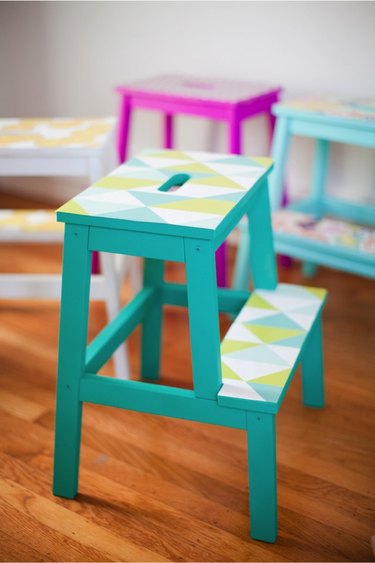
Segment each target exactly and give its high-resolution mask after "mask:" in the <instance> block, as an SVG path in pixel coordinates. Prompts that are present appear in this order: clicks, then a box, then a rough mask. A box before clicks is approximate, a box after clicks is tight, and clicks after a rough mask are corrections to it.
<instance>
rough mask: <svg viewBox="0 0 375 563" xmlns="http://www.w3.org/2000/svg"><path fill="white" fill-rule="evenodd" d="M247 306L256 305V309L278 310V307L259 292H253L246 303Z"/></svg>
mask: <svg viewBox="0 0 375 563" xmlns="http://www.w3.org/2000/svg"><path fill="white" fill-rule="evenodd" d="M246 306H247V307H255V308H256V309H270V310H271V311H278V309H276V307H274V306H273V305H271V304H270V303H268V301H266V300H265V299H263V297H261V296H260V295H258V294H257V293H253V294H252V295H251V297H250V299H249V300H248V302H247V303H246Z"/></svg>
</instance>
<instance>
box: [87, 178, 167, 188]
mask: <svg viewBox="0 0 375 563" xmlns="http://www.w3.org/2000/svg"><path fill="white" fill-rule="evenodd" d="M159 185H160V181H158V180H147V179H143V178H128V177H123V178H121V177H120V176H105V178H101V179H100V180H98V181H97V182H95V184H93V186H94V187H98V188H112V189H115V190H116V189H117V190H133V189H134V188H144V187H146V186H159Z"/></svg>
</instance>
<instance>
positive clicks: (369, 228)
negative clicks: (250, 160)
mask: <svg viewBox="0 0 375 563" xmlns="http://www.w3.org/2000/svg"><path fill="white" fill-rule="evenodd" d="M272 113H273V114H274V115H275V117H276V119H277V120H276V129H275V135H274V139H273V145H272V156H273V158H274V161H275V167H274V170H273V172H272V174H271V177H270V182H269V185H270V199H271V208H272V211H273V214H272V221H273V229H274V242H275V250H276V252H278V253H280V254H286V255H287V256H291V257H293V258H297V259H299V260H303V261H304V273H305V274H306V275H307V276H311V275H313V274H314V272H315V269H316V266H317V265H322V266H327V267H329V268H336V269H338V270H343V271H345V272H350V273H353V274H358V275H361V276H365V277H368V278H371V279H375V206H374V204H372V205H371V204H359V203H356V202H354V201H348V200H346V199H344V198H340V197H339V195H338V196H336V197H333V196H330V195H329V194H327V193H326V178H327V173H328V166H329V154H330V146H331V143H332V142H337V143H342V144H349V145H355V146H359V147H366V148H369V149H375V100H367V101H360V100H343V99H339V98H337V97H320V98H317V97H315V98H301V99H297V100H288V101H285V102H281V103H278V104H275V105H273V106H272ZM295 136H298V137H307V138H310V139H313V140H314V141H315V156H314V166H313V176H312V184H311V191H310V194H309V195H308V196H307V197H306V198H304V199H303V200H301V201H298V202H293V203H289V205H288V206H287V207H286V208H284V209H282V208H281V206H282V198H283V183H284V178H285V172H286V168H287V164H288V152H289V146H290V141H291V139H292V137H295ZM248 247H249V238H248V236H247V230H246V229H245V228H244V226H243V225H241V226H240V244H239V252H238V256H237V260H236V268H235V276H234V284H233V285H234V287H235V288H236V289H240V288H246V287H247V286H248V282H249V279H250V272H249V268H248V261H247V259H246V255H247V254H248Z"/></svg>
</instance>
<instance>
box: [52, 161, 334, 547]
mask: <svg viewBox="0 0 375 563" xmlns="http://www.w3.org/2000/svg"><path fill="white" fill-rule="evenodd" d="M271 168H272V164H271V161H270V160H269V159H258V158H253V159H250V158H246V157H240V156H228V155H220V154H209V153H194V152H177V151H172V150H164V151H146V152H143V153H142V154H141V155H139V156H138V157H137V158H134V159H133V160H131V161H129V162H128V163H127V164H125V165H122V166H120V167H119V168H118V169H117V170H115V171H114V172H113V173H112V174H110V175H109V176H107V177H105V178H103V179H101V180H99V181H98V182H96V183H95V184H94V185H93V186H91V187H90V188H88V189H87V190H85V191H84V192H82V193H81V194H79V195H78V196H77V197H75V198H74V199H73V200H71V201H70V202H68V203H67V204H65V205H64V206H63V207H61V208H60V209H59V210H58V213H57V216H58V220H59V221H63V222H65V240H64V259H63V288H62V301H61V321H60V342H59V362H58V382H57V411H56V435H55V463H54V485H53V491H54V494H55V495H58V496H62V497H66V498H74V497H75V496H76V494H77V490H78V470H79V450H80V436H81V414H82V405H83V403H85V402H89V403H95V404H100V405H107V406H112V407H118V408H123V409H129V410H135V411H140V412H145V413H152V414H159V415H162V416H171V417H175V418H183V419H188V420H193V421H200V422H205V423H211V424H217V425H222V426H228V427H232V428H239V429H243V430H246V431H247V432H248V452H249V472H250V473H249V474H250V510H251V535H252V537H253V538H255V539H259V540H263V541H268V542H274V541H275V540H276V536H277V498H276V441H275V415H276V413H277V412H278V410H279V407H280V405H281V402H282V400H283V397H284V395H285V393H286V391H287V389H288V386H289V384H290V382H291V379H292V377H293V374H294V372H295V370H296V367H297V365H298V364H299V363H301V364H302V382H303V385H302V389H303V400H304V403H305V404H306V405H309V406H313V407H322V406H323V403H324V391H323V365H322V343H321V312H322V309H323V306H324V302H325V298H326V292H325V291H324V290H321V289H314V288H305V287H298V286H292V285H284V284H279V285H278V283H277V270H276V265H275V255H274V250H273V242H272V231H271V220H270V209H269V200H268V187H267V176H268V174H269V172H270V170H271ZM244 214H247V215H248V216H249V217H250V221H249V230H250V235H251V239H252V241H253V244H252V248H251V254H250V256H249V259H250V263H251V268H252V272H253V278H254V287H255V289H254V291H253V293H251V294H250V293H249V292H247V291H235V290H231V289H224V288H220V289H218V288H217V282H216V269H215V250H216V249H217V248H218V246H219V245H220V244H222V242H223V241H224V240H225V238H226V237H227V235H228V234H229V233H230V231H231V230H232V229H233V228H234V227H235V226H236V224H237V223H238V222H239V221H240V219H241V217H242V216H243V215H244ZM96 250H98V251H102V252H114V253H123V254H130V255H135V256H142V257H144V259H145V268H144V280H143V289H142V290H141V291H140V292H139V293H138V295H137V296H136V297H135V298H134V299H133V300H132V301H131V302H130V303H129V304H128V305H127V306H126V307H125V308H124V309H123V310H122V311H121V312H120V313H119V315H118V316H117V318H115V319H114V320H113V321H112V322H111V323H110V324H109V325H108V326H106V327H105V328H104V329H103V330H102V331H101V332H100V333H99V335H98V336H96V338H94V340H93V341H92V342H91V343H90V344H89V346H88V347H87V348H86V341H87V324H88V304H89V290H90V274H91V270H90V264H91V253H92V252H93V251H96ZM165 260H172V261H176V262H181V263H185V265H186V274H187V283H186V286H185V285H181V284H174V283H167V282H165V281H164V277H163V273H164V261H165ZM164 304H172V305H177V306H182V307H186V306H187V307H188V311H189V323H190V342H191V351H192V365H193V382H194V390H193V391H191V390H186V389H178V388H174V387H167V386H162V385H155V383H152V380H154V381H156V380H157V379H158V378H159V366H160V341H161V329H162V326H161V324H162V307H163V305H164ZM219 310H220V311H224V312H227V313H229V314H231V315H234V316H236V315H237V318H236V320H235V321H234V323H233V324H232V326H231V328H230V330H229V331H228V333H227V335H226V337H225V339H224V341H223V343H222V346H221V349H220V333H219ZM140 323H142V342H141V344H142V347H141V355H142V358H141V377H142V378H144V379H147V380H148V382H143V381H123V380H118V379H113V378H110V377H103V376H101V375H97V372H98V371H99V369H100V368H101V367H102V366H103V365H104V363H105V362H106V361H107V360H108V359H109V358H110V356H111V355H112V354H113V353H114V351H115V350H116V348H117V347H118V346H119V345H120V344H121V343H122V342H123V341H124V339H126V338H127V337H128V336H129V334H131V332H132V331H133V330H134V329H135V328H136V326H137V325H138V324H140Z"/></svg>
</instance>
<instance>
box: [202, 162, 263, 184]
mask: <svg viewBox="0 0 375 563" xmlns="http://www.w3.org/2000/svg"><path fill="white" fill-rule="evenodd" d="M207 166H209V168H212V170H215V171H216V172H219V173H220V174H221V175H223V176H227V177H228V178H231V179H232V180H233V181H234V182H235V181H236V179H235V176H233V174H238V175H239V176H240V177H242V178H245V177H246V176H247V175H248V177H249V178H253V177H254V175H256V176H259V172H260V169H259V166H241V165H239V164H229V163H228V164H224V163H223V162H213V163H211V162H210V163H209V164H207Z"/></svg>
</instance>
